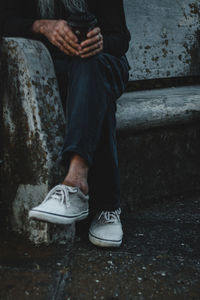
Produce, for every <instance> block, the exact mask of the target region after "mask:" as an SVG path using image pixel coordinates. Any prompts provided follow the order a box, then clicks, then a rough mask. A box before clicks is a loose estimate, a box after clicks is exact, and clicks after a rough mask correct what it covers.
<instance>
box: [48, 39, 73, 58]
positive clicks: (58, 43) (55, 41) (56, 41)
mask: <svg viewBox="0 0 200 300" xmlns="http://www.w3.org/2000/svg"><path fill="white" fill-rule="evenodd" d="M52 44H54V45H55V46H56V47H58V48H59V49H60V50H61V51H63V52H64V53H66V54H67V55H70V56H73V55H75V53H73V52H71V51H70V50H69V49H68V48H67V47H65V42H64V40H63V39H62V38H60V39H59V38H53V39H52Z"/></svg>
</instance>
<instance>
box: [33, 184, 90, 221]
mask: <svg viewBox="0 0 200 300" xmlns="http://www.w3.org/2000/svg"><path fill="white" fill-rule="evenodd" d="M88 200H89V196H86V195H84V194H83V193H82V191H81V190H80V189H79V188H77V187H75V188H74V187H70V186H67V185H64V184H59V185H56V186H55V187H54V188H53V189H52V190H51V191H50V192H49V193H48V195H47V196H46V198H45V199H44V201H43V202H42V203H41V204H40V205H39V206H36V207H34V208H32V209H31V210H30V212H29V218H31V219H37V220H41V221H46V222H50V223H56V224H71V223H73V222H75V221H80V220H83V219H85V218H87V216H88V212H89V209H88Z"/></svg>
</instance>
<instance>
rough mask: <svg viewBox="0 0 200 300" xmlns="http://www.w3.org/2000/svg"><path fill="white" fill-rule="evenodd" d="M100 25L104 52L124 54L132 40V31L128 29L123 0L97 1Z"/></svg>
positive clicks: (117, 54)
mask: <svg viewBox="0 0 200 300" xmlns="http://www.w3.org/2000/svg"><path fill="white" fill-rule="evenodd" d="M97 3H99V4H98V11H96V14H97V16H98V21H99V26H100V27H101V31H102V34H103V38H104V52H107V53H110V54H113V55H116V56H122V55H124V54H125V53H126V52H127V50H128V48H129V42H130V39H131V37H130V32H129V30H128V29H127V25H126V20H125V13H124V6H123V0H101V1H97Z"/></svg>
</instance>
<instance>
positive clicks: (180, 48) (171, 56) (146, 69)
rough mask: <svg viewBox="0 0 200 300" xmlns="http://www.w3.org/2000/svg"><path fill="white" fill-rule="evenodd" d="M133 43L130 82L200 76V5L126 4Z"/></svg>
mask: <svg viewBox="0 0 200 300" xmlns="http://www.w3.org/2000/svg"><path fill="white" fill-rule="evenodd" d="M124 3H125V11H126V16H127V24H128V27H129V29H130V31H131V35H132V40H131V47H130V51H129V52H128V59H129V62H130V65H131V68H132V69H131V72H130V74H131V78H130V79H131V80H142V79H152V78H165V77H178V76H190V75H199V74H200V48H199V43H198V38H199V29H200V4H199V1H195V0H161V1H160V0H151V1H149V0H124Z"/></svg>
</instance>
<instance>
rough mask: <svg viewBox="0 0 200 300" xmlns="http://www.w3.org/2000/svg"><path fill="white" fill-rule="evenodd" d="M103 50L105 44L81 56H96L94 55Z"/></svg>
mask: <svg viewBox="0 0 200 300" xmlns="http://www.w3.org/2000/svg"><path fill="white" fill-rule="evenodd" d="M102 50H103V46H101V47H99V48H98V49H95V50H93V51H91V52H88V53H86V54H83V55H81V58H87V57H91V56H94V55H96V54H98V53H100V52H101V51H102Z"/></svg>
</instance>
